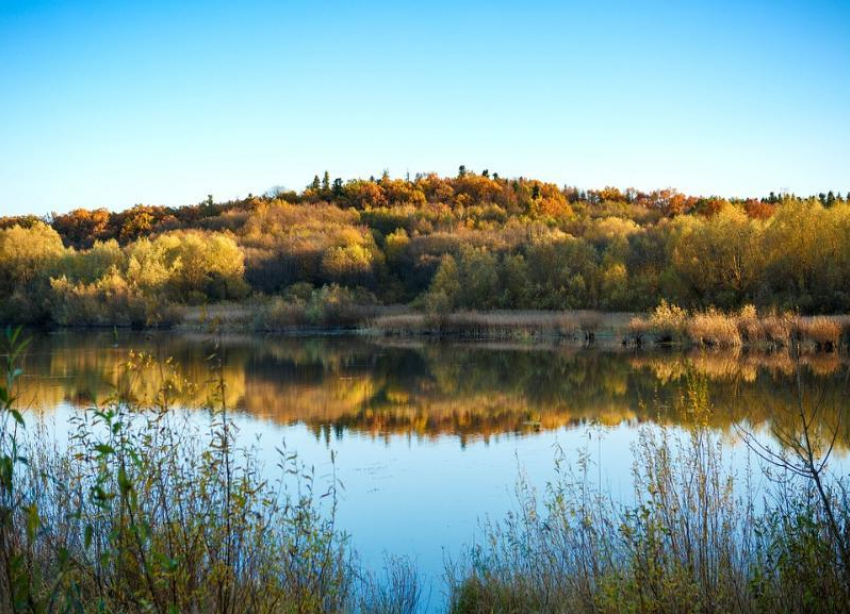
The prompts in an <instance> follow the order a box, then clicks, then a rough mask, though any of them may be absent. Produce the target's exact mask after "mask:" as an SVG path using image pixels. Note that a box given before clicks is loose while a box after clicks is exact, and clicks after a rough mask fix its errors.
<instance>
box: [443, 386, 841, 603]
mask: <svg viewBox="0 0 850 614" xmlns="http://www.w3.org/2000/svg"><path fill="white" fill-rule="evenodd" d="M692 381H695V382H697V383H696V384H694V385H692V386H691V388H690V391H689V398H690V403H691V411H692V412H693V413H694V415H695V419H696V422H697V426H695V427H693V428H692V429H691V430H690V431H689V432H688V433H687V435H686V436H685V437H684V438H678V437H676V436H675V435H671V434H670V432H669V431H667V430H664V429H659V428H656V427H644V428H643V429H642V431H641V435H640V439H639V442H638V444H637V445H636V446H635V448H634V450H633V453H634V471H633V473H634V484H635V492H634V498H633V501H632V502H629V503H623V502H620V501H617V500H615V499H614V498H613V497H612V496H611V494H610V493H609V492H607V491H605V490H603V489H602V486H601V485H600V484H598V483H596V482H595V481H594V479H593V478H592V477H591V476H592V475H594V470H593V468H592V467H591V463H590V460H589V458H590V456H589V455H588V454H587V453H583V454H580V455H579V458H578V462H574V463H569V462H567V459H566V457H565V455H564V454H563V452H561V453H560V454H559V459H558V463H557V467H558V470H557V477H556V478H555V479H554V480H553V481H552V482H550V483H549V485H548V486H547V488H546V490H545V492H544V494H543V495H542V496H541V495H539V494H538V493H537V492H535V491H534V490H533V489H532V488H531V487H529V486H528V484H527V481H526V480H524V479H520V481H519V483H518V487H517V498H518V501H519V505H518V507H517V509H516V510H515V511H514V512H512V513H510V514H509V515H508V516H507V517H506V518H505V519H504V520H502V521H497V522H487V523H485V524H484V525H483V527H482V530H483V532H484V534H485V535H484V538H483V539H482V540H481V541H480V545H479V546H477V547H475V548H472V549H471V550H469V551H468V554H467V556H466V558H464V559H463V560H462V561H461V562H460V563H456V564H454V565H452V566H450V568H449V589H450V612H451V613H453V614H479V613H480V614H483V613H485V612H486V613H488V614H501V613H505V614H506V613H509V612H537V613H541V614H548V613H551V614H555V613H560V612H564V611H569V612H574V613H576V614H583V613H588V614H590V613H594V614H596V613H599V612H634V613H641V614H643V613H647V614H649V613H656V612H672V613H682V614H685V613H692V612H700V613H709V612H749V613H762V612H763V613H765V614H768V613H771V614H772V613H774V612H786V613H789V614H796V613H801V614H802V613H819V612H823V613H827V612H838V613H842V612H848V611H850V573H848V572H850V568H848V560H847V557H848V554H847V553H848V552H850V534H849V533H848V530H850V506H848V502H847V499H846V496H845V495H844V494H843V493H846V490H845V488H846V486H847V484H846V482H845V481H842V480H840V479H837V478H836V479H831V478H830V477H829V476H828V475H827V474H825V473H823V472H822V471H820V469H818V467H820V464H819V463H821V462H825V461H826V460H827V459H828V457H829V454H828V453H824V452H823V449H819V448H818V447H817V446H813V447H811V448H809V449H810V450H812V451H816V450H817V451H816V452H814V458H815V460H814V462H813V463H812V464H806V463H807V462H808V461H805V462H804V463H803V464H795V463H794V462H792V461H785V462H786V463H787V464H784V465H783V467H784V472H785V473H779V474H776V473H774V474H770V475H775V476H777V478H778V479H780V480H781V481H777V482H775V483H772V484H773V487H772V488H771V489H770V491H769V492H766V491H761V492H760V491H757V490H756V488H755V487H754V486H753V484H754V483H755V480H754V478H753V475H752V473H751V471H746V472H745V473H744V474H743V475H740V474H736V473H735V472H734V471H733V470H731V469H730V468H729V462H728V459H726V458H724V452H723V448H722V446H721V444H720V440H719V436H718V435H715V434H712V433H711V431H709V430H708V429H706V428H704V427H701V426H699V423H700V422H704V421H706V420H707V419H708V417H709V416H710V413H711V408H710V406H709V405H708V402H707V395H706V393H705V388H704V387H703V386H702V385H701V384H699V383H698V382H699V380H692ZM701 417H702V418H701ZM808 434H811V432H809V433H808ZM827 441H828V440H827ZM799 451H801V452H804V455H803V456H802V457H801V458H805V456H806V455H805V451H804V450H803V449H800V450H799ZM792 456H793V454H792ZM774 460H777V462H779V464H780V465H782V461H778V459H774ZM771 466H773V465H771ZM774 471H776V470H775V469H774ZM798 471H799V473H798ZM791 474H793V475H795V476H796V479H793V480H789V476H790V475H791ZM817 480H819V481H817ZM761 497H764V498H763V499H762V498H761Z"/></svg>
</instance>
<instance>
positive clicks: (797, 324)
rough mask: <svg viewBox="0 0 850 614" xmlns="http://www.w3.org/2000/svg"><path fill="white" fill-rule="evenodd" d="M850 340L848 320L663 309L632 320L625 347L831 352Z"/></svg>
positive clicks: (746, 310) (749, 309) (752, 311)
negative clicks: (679, 346)
mask: <svg viewBox="0 0 850 614" xmlns="http://www.w3.org/2000/svg"><path fill="white" fill-rule="evenodd" d="M849 338H850V319H848V318H847V317H839V316H815V317H804V316H799V315H796V314H793V313H783V314H777V313H767V314H763V315H759V314H758V313H757V312H756V309H755V308H754V307H753V306H752V305H748V306H745V307H743V308H742V309H741V310H740V311H738V312H736V313H723V312H721V311H718V310H716V309H714V308H709V309H707V310H705V311H696V312H692V313H689V312H688V311H686V310H684V309H681V308H679V307H676V306H675V305H669V304H667V303H666V302H664V301H662V302H661V304H660V305H659V306H658V307H657V308H656V309H655V310H654V311H653V312H652V313H650V314H649V315H648V316H639V317H635V318H633V319H632V320H631V322H630V323H629V325H628V330H627V332H626V334H625V336H624V340H623V341H624V343H625V344H626V345H634V346H638V347H641V346H645V345H652V344H654V345H668V344H685V345H696V346H700V347H708V348H724V349H730V348H739V347H747V348H751V349H759V350H780V349H789V348H791V347H792V346H793V347H794V349H795V350H814V351H819V352H833V351H835V350H837V349H838V348H839V346H840V345H841V344H842V343H846V342H847V341H848V339H849Z"/></svg>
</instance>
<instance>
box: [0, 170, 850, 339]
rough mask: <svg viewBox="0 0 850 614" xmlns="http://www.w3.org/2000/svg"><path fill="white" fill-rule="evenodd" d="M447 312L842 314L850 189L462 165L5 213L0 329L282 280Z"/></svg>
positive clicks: (849, 283) (146, 315) (130, 318)
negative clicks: (732, 193)
mask: <svg viewBox="0 0 850 614" xmlns="http://www.w3.org/2000/svg"><path fill="white" fill-rule="evenodd" d="M324 286H337V287H340V288H349V289H352V290H354V289H356V290H357V293H356V295H357V296H359V297H362V296H364V295H368V296H371V297H373V300H374V301H375V302H378V303H388V304H389V303H411V304H413V305H415V306H419V307H422V308H425V309H428V310H433V311H451V310H457V309H497V308H498V309H572V308H593V309H604V310H629V311H634V310H646V309H651V308H652V307H654V306H655V305H657V304H658V303H659V301H660V300H662V299H664V300H666V301H667V302H669V303H674V304H678V305H682V306H684V307H688V308H692V309H705V308H708V307H717V308H719V309H735V308H738V307H740V306H741V305H744V304H753V305H756V306H757V307H759V308H761V309H778V310H788V309H790V310H795V311H800V312H802V313H832V312H841V311H848V310H850V290H848V288H850V193H848V194H846V195H842V194H841V193H840V192H839V193H835V192H827V193H823V194H818V195H815V196H810V197H799V196H796V195H793V194H781V195H776V194H773V193H771V194H769V195H768V196H766V197H763V198H758V199H726V198H720V197H714V196H712V197H697V196H690V195H686V194H682V193H680V192H678V191H676V190H673V189H665V190H656V191H653V192H642V191H639V190H634V189H627V190H620V189H618V188H613V187H606V188H603V189H600V190H580V189H578V188H576V187H571V186H557V185H555V184H552V183H547V182H543V181H538V180H534V179H529V178H525V177H519V178H510V179H509V178H503V177H500V176H499V175H498V174H497V173H490V172H489V171H487V170H483V171H481V172H472V171H470V170H467V169H466V168H465V167H461V168H460V169H459V172H458V174H457V176H455V177H440V176H438V175H436V174H421V175H416V176H415V177H412V178H411V177H406V178H392V177H390V176H389V175H388V174H387V173H384V174H383V175H382V176H381V177H379V178H375V177H370V178H369V179H353V180H349V181H345V182H344V181H343V180H342V179H334V180H331V178H330V176H329V174H328V173H324V175H323V177H321V178H320V177H319V176H316V178H315V179H314V180H313V182H311V184H310V185H308V186H307V187H306V188H305V189H304V190H302V191H301V192H300V193H296V192H294V191H288V190H286V189H283V188H275V189H273V190H270V191H269V192H268V193H266V194H264V195H262V196H253V195H249V197H248V198H245V199H242V200H238V201H230V202H223V203H216V202H214V199H213V197H212V196H209V197H208V198H207V199H206V200H204V201H203V202H201V203H199V204H196V205H188V206H183V207H163V206H152V205H137V206H135V207H132V208H130V209H127V210H125V211H120V212H111V211H108V210H106V209H95V210H87V209H77V210H75V211H71V212H70V213H67V214H53V215H51V216H48V217H46V218H37V217H34V216H24V217H6V218H0V320H2V321H14V322H29V323H49V322H54V323H58V324H109V325H112V324H115V325H124V324H133V325H153V324H164V323H167V322H168V320H169V319H170V318H172V317H175V316H173V314H172V312H171V308H172V306H175V305H181V304H189V305H197V304H204V303H208V302H216V301H221V300H244V299H246V298H248V297H252V296H269V295H284V296H286V295H288V294H292V288H293V287H296V288H302V289H303V288H307V289H309V288H317V289H318V288H322V287H324Z"/></svg>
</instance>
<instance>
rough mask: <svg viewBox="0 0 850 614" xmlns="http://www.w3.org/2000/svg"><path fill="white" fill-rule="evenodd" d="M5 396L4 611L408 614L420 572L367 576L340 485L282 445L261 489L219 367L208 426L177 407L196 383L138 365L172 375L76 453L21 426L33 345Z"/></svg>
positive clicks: (98, 424)
mask: <svg viewBox="0 0 850 614" xmlns="http://www.w3.org/2000/svg"><path fill="white" fill-rule="evenodd" d="M8 344H9V348H8V352H7V355H8V361H7V365H6V373H7V374H8V375H7V378H6V381H5V383H4V384H3V385H2V386H0V613H2V614H18V613H23V612H27V613H34V612H38V613H45V614H52V613H54V612H56V613H59V612H63V613H64V612H84V613H88V612H92V613H93V612H98V613H118V612H122V613H130V614H141V613H143V612H144V613H146V614H149V613H155V614H173V613H176V612H211V613H218V614H248V613H252V614H253V613H266V614H308V613H317V614H318V613H340V614H341V613H343V612H345V613H349V612H353V613H356V612H364V613H366V612H368V613H374V614H380V613H384V612H386V613H390V612H391V613H401V614H409V613H412V612H414V611H415V610H416V608H417V605H418V600H419V595H420V588H419V579H418V576H417V575H416V572H415V570H414V569H413V568H412V567H410V566H409V565H407V563H406V562H404V561H401V560H396V559H394V560H390V561H388V563H387V570H388V571H387V575H386V578H383V577H376V576H371V575H369V574H364V573H362V571H361V569H360V566H359V563H358V561H357V557H356V553H354V552H353V551H352V550H351V548H350V547H349V545H348V540H347V537H346V536H345V535H344V534H343V533H341V532H340V531H339V530H338V529H337V527H336V524H335V516H336V508H337V496H336V493H337V484H336V482H335V481H333V480H331V481H330V483H327V484H323V483H322V482H320V481H319V480H317V479H316V477H315V476H314V474H313V473H312V471H311V470H308V469H307V468H305V467H304V466H303V465H302V464H301V463H300V462H299V461H298V457H297V455H295V454H294V453H291V452H289V451H287V450H285V449H282V450H280V456H279V460H278V462H279V468H280V474H279V477H278V478H277V479H276V480H273V481H268V480H266V479H264V478H262V477H261V476H262V475H263V472H262V471H261V470H262V466H261V463H260V461H259V459H258V456H257V451H256V450H255V449H250V448H249V449H237V448H236V445H235V439H234V434H235V429H236V426H235V425H234V423H233V422H232V420H231V418H230V416H229V412H228V408H227V405H226V403H225V400H224V399H225V388H226V386H225V383H224V380H223V377H222V376H221V373H222V372H221V368H220V367H221V365H220V363H219V361H218V359H217V358H216V356H217V353H216V351H213V352H212V354H211V378H212V379H213V380H214V381H217V384H216V386H215V392H213V393H212V394H211V398H210V399H209V403H208V410H209V414H208V415H209V416H210V419H209V423H208V424H204V425H199V424H198V423H197V422H192V421H190V420H189V419H188V415H187V414H186V413H183V412H178V411H174V410H173V409H172V407H171V402H172V400H173V399H174V398H175V396H176V395H177V393H178V392H179V391H180V389H182V388H183V387H185V386H188V385H189V384H188V383H187V382H185V381H182V380H180V379H179V377H177V376H176V371H175V370H174V369H173V365H172V364H171V363H170V362H168V361H166V362H165V363H157V362H156V361H154V360H153V359H152V358H151V357H150V356H147V355H139V354H136V355H132V356H131V357H130V360H129V361H128V363H127V364H126V365H125V369H126V372H127V378H129V379H136V378H148V377H150V375H151V372H152V371H153V372H157V373H158V374H159V375H160V376H162V377H164V383H163V385H162V387H161V389H159V391H158V392H157V393H156V395H155V398H154V399H152V401H153V405H154V408H153V409H151V410H147V411H144V412H142V411H139V409H138V408H139V405H138V399H135V398H133V396H132V395H129V394H118V395H116V396H115V397H114V398H113V399H111V400H110V401H109V402H108V403H106V404H104V405H102V406H99V407H93V408H91V409H89V410H86V411H82V412H79V413H77V414H75V415H74V417H73V419H72V423H71V425H70V427H71V428H70V438H69V442H68V444H67V446H64V445H62V446H60V445H59V444H57V443H55V442H54V441H52V440H51V439H50V438H49V437H48V435H47V434H46V433H45V432H44V431H43V430H39V429H38V428H36V429H35V430H32V426H35V425H30V430H26V429H25V428H24V427H25V426H26V422H25V416H24V414H22V413H21V411H19V410H18V409H16V403H15V398H14V394H13V391H14V390H15V389H16V388H17V387H18V386H19V384H20V382H19V381H18V376H19V375H20V371H19V370H18V368H17V360H18V359H19V358H20V356H21V354H22V352H23V349H24V346H23V345H22V343H21V340H20V337H19V336H18V335H17V334H12V335H10V336H9V338H8Z"/></svg>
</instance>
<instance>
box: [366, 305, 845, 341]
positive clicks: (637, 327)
mask: <svg viewBox="0 0 850 614" xmlns="http://www.w3.org/2000/svg"><path fill="white" fill-rule="evenodd" d="M364 326H365V327H366V330H368V331H370V332H372V333H375V334H381V335H386V336H398V337H417V336H434V337H447V338H469V339H533V338H541V339H545V338H550V339H551V338H556V339H562V340H568V341H577V342H580V343H583V344H587V345H592V344H594V343H599V344H608V345H611V344H619V345H625V346H628V347H633V348H644V347H658V346H670V345H678V346H685V347H694V346H696V347H705V348H724V349H736V348H750V349H757V350H782V349H788V348H790V347H791V346H792V345H793V346H795V347H796V348H798V349H802V350H812V351H823V352H832V351H836V350H838V349H839V348H840V347H842V346H846V345H847V344H848V342H850V316H799V315H796V314H793V313H784V314H777V313H766V314H758V313H757V312H756V311H755V309H754V308H752V307H745V308H744V309H742V310H740V311H738V312H733V313H722V312H719V311H716V310H713V309H712V310H707V311H694V312H689V311H687V310H684V309H680V308H678V307H675V306H671V305H667V304H666V303H662V304H661V305H660V306H659V307H658V308H657V309H655V310H654V311H653V312H652V313H650V314H647V315H634V314H626V313H602V312H596V311H570V312H545V311H544V312H541V311H496V312H462V313H450V314H424V313H414V312H408V313H402V314H390V315H381V316H378V317H376V318H374V319H373V320H371V321H369V322H368V323H365V324H364Z"/></svg>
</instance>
